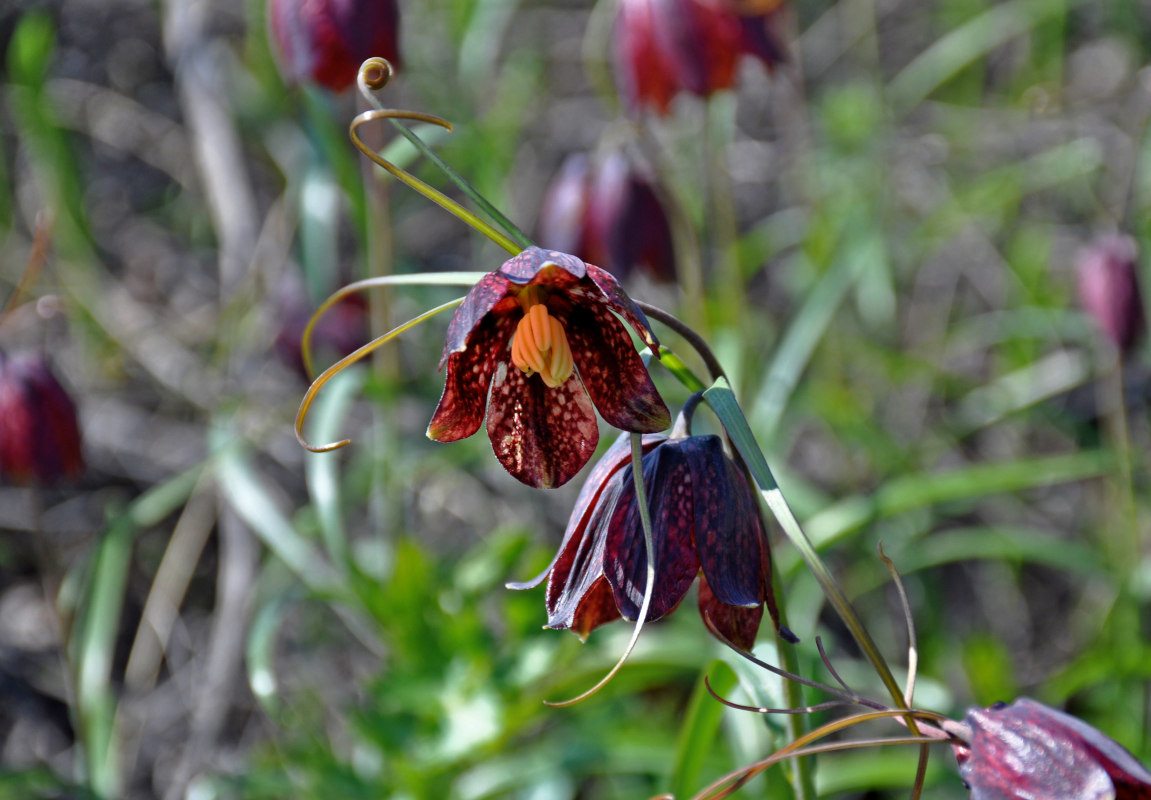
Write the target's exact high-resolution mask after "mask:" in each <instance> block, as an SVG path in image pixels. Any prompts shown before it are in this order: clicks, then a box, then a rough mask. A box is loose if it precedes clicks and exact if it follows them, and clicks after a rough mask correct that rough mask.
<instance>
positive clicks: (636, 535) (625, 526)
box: [604, 442, 699, 620]
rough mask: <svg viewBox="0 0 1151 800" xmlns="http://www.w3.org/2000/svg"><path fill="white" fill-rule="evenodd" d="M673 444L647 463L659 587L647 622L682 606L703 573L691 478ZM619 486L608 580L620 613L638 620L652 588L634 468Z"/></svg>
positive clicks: (622, 475) (622, 476) (609, 545)
mask: <svg viewBox="0 0 1151 800" xmlns="http://www.w3.org/2000/svg"><path fill="white" fill-rule="evenodd" d="M673 444H674V442H667V443H665V444H664V445H663V446H662V447H659V448H657V449H656V450H654V451H653V452H652V453H650V454H649V455H646V456H644V459H643V480H644V489H645V491H646V492H647V493H648V495H649V506H650V508H651V526H652V545H653V548H654V550H655V587H654V589H653V591H652V597H651V607H650V609H649V610H648V617H647V618H648V619H659V618H660V617H662V616H664V615H665V614H668V613H670V612H671V611H672V610H673V609H674V608H675V607H676V606H677V605H679V602H680V601H681V600H682V599H683V596H684V595H685V594H687V590H688V588H689V587H690V586H691V582H692V581H693V580H695V576H696V575H697V574H698V573H699V557H698V556H697V555H696V552H695V541H694V540H693V538H692V520H693V515H692V474H691V471H690V469H689V468H688V464H687V461H686V460H685V459H684V458H683V457H682V455H681V454H680V453H679V452H678V451H677V450H676V449H675V448H674V447H673ZM620 481H621V482H622V483H623V486H622V488H621V491H620V498H619V502H618V503H617V505H616V509H615V513H614V514H613V515H612V519H611V523H610V525H609V533H608V536H607V545H606V550H605V553H604V574H605V575H607V579H608V581H610V582H611V585H612V590H613V591H614V592H615V602H616V606H617V607H618V608H619V610H620V613H621V614H623V616H624V618H625V619H629V620H634V619H636V617H637V616H638V615H639V608H640V604H641V602H642V601H643V595H644V589H645V588H646V583H647V552H646V547H645V545H644V538H643V525H642V523H641V521H640V515H639V504H638V503H637V502H636V493H635V483H634V481H633V478H632V470H631V466H630V465H629V466H628V467H625V468H624V469H623V471H621V472H620Z"/></svg>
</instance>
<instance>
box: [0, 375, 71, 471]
mask: <svg viewBox="0 0 1151 800" xmlns="http://www.w3.org/2000/svg"><path fill="white" fill-rule="evenodd" d="M83 468H84V457H83V454H82V452H81V447H80V426H79V424H78V423H77V420H76V407H75V405H73V403H72V399H71V398H70V397H69V396H68V393H67V392H65V391H64V387H63V386H61V385H60V382H59V381H57V380H56V376H55V375H53V374H52V370H51V368H50V367H49V366H48V362H47V361H46V360H45V359H44V357H43V356H40V355H37V354H33V353H21V354H19V355H16V356H11V357H8V356H6V355H4V354H3V353H0V478H2V479H3V480H5V481H9V482H12V483H50V482H52V481H55V480H59V479H62V478H63V479H68V478H75V477H77V476H79V474H80V472H81V471H82V470H83Z"/></svg>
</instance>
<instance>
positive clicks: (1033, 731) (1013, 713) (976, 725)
mask: <svg viewBox="0 0 1151 800" xmlns="http://www.w3.org/2000/svg"><path fill="white" fill-rule="evenodd" d="M966 727H967V728H969V729H970V735H966V733H967V732H966V731H965V732H964V733H965V736H964V738H966V739H967V742H966V743H964V744H956V745H954V748H955V756H956V758H957V759H958V761H959V774H960V775H961V776H962V777H963V780H964V782H965V783H966V784H967V786H968V788H970V789H971V797H972V800H1071V798H1075V799H1076V800H1149V798H1151V772H1148V771H1147V769H1146V768H1145V767H1144V766H1143V765H1142V764H1140V763H1139V762H1138V761H1136V760H1135V757H1134V756H1132V755H1131V754H1130V753H1129V752H1127V751H1126V750H1125V749H1123V747H1122V746H1120V745H1119V744H1118V743H1117V742H1115V741H1113V740H1111V739H1108V738H1107V737H1106V736H1104V735H1103V734H1102V733H1100V732H1099V731H1097V730H1095V728H1092V727H1091V726H1090V725H1088V724H1087V723H1085V722H1083V721H1081V720H1078V719H1076V718H1075V717H1073V716H1071V715H1070V714H1065V713H1063V712H1062V711H1056V710H1055V709H1053V708H1050V707H1048V706H1045V705H1043V704H1042V703H1037V702H1035V701H1034V700H1029V699H1028V698H1026V697H1022V698H1019V699H1018V700H1016V701H1015V702H1014V703H1012V704H1011V705H1004V704H997V705H994V706H990V707H988V708H976V709H972V710H971V711H970V712H968V714H967V720H966Z"/></svg>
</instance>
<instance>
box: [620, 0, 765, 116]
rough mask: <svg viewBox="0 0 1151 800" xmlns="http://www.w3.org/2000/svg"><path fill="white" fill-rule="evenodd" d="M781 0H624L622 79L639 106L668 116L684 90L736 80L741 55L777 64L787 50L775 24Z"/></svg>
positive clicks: (701, 90) (632, 103)
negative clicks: (775, 32)
mask: <svg viewBox="0 0 1151 800" xmlns="http://www.w3.org/2000/svg"><path fill="white" fill-rule="evenodd" d="M779 5H780V3H779V2H778V1H777V0H757V1H756V2H738V1H737V0H621V2H620V5H619V12H618V15H617V17H616V21H615V29H614V38H613V49H614V55H615V59H614V60H615V69H616V82H617V84H618V85H619V90H620V93H621V94H622V95H623V98H624V100H625V102H626V103H627V105H628V107H629V108H630V109H631V110H632V111H633V112H636V111H639V110H640V109H641V108H644V107H646V108H650V109H652V110H653V111H656V112H657V113H659V114H667V113H668V111H669V110H670V107H671V101H672V100H673V99H674V98H675V97H676V95H678V94H680V93H681V92H690V93H692V94H695V95H698V96H700V97H706V96H707V95H710V94H712V93H714V92H717V91H720V90H722V89H729V88H731V87H732V86H733V85H734V84H735V79H736V67H737V66H738V64H739V61H740V59H741V58H742V57H743V56H745V55H748V56H752V57H754V58H757V59H759V60H760V61H762V62H763V63H764V64H767V65H768V66H771V65H772V64H776V63H779V62H780V61H782V60H783V50H782V48H781V47H780V46H779V44H778V43H777V42H776V41H775V39H774V37H773V35H772V33H771V31H770V30H769V27H768V25H769V20H770V17H771V15H772V13H773V12H774V11H775V10H776V8H777V7H778V6H779Z"/></svg>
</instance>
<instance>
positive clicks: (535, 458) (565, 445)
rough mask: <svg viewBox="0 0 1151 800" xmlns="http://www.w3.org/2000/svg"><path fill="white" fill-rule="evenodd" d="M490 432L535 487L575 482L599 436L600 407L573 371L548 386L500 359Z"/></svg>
mask: <svg viewBox="0 0 1151 800" xmlns="http://www.w3.org/2000/svg"><path fill="white" fill-rule="evenodd" d="M488 436H489V437H490V438H491V440H492V449H493V450H494V451H495V454H496V458H498V459H499V461H500V463H501V464H503V465H504V469H506V470H507V471H508V472H509V473H511V475H512V476H513V477H515V478H516V479H517V480H520V481H522V482H524V483H526V484H527V485H529V486H535V487H538V488H553V487H556V486H562V485H564V484H565V483H567V482H568V481H570V480H571V479H572V478H573V477H574V476H575V474H576V473H577V472H579V471H580V468H581V467H583V465H584V464H586V463H587V462H588V459H590V458H591V456H592V454H593V453H594V452H595V446H596V443H597V442H598V441H599V427H598V425H597V424H596V418H595V409H594V408H593V407H592V404H591V400H590V399H589V398H588V396H587V392H586V391H584V388H583V384H581V383H580V381H579V379H578V378H577V377H576V376H575V375H572V376H571V377H570V378H569V379H568V381H567V383H565V384H564V385H563V386H557V387H556V388H554V389H550V388H548V387H547V386H546V385H545V384H544V382H543V381H542V380H540V379H539V377H538V376H531V377H528V376H526V375H525V374H524V373H522V372H520V371H519V370H518V369H516V368H515V367H513V366H511V365H510V364H507V363H502V364H500V365H499V366H498V367H497V369H496V373H495V376H494V378H493V380H492V388H491V396H490V398H489V400H488Z"/></svg>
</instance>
